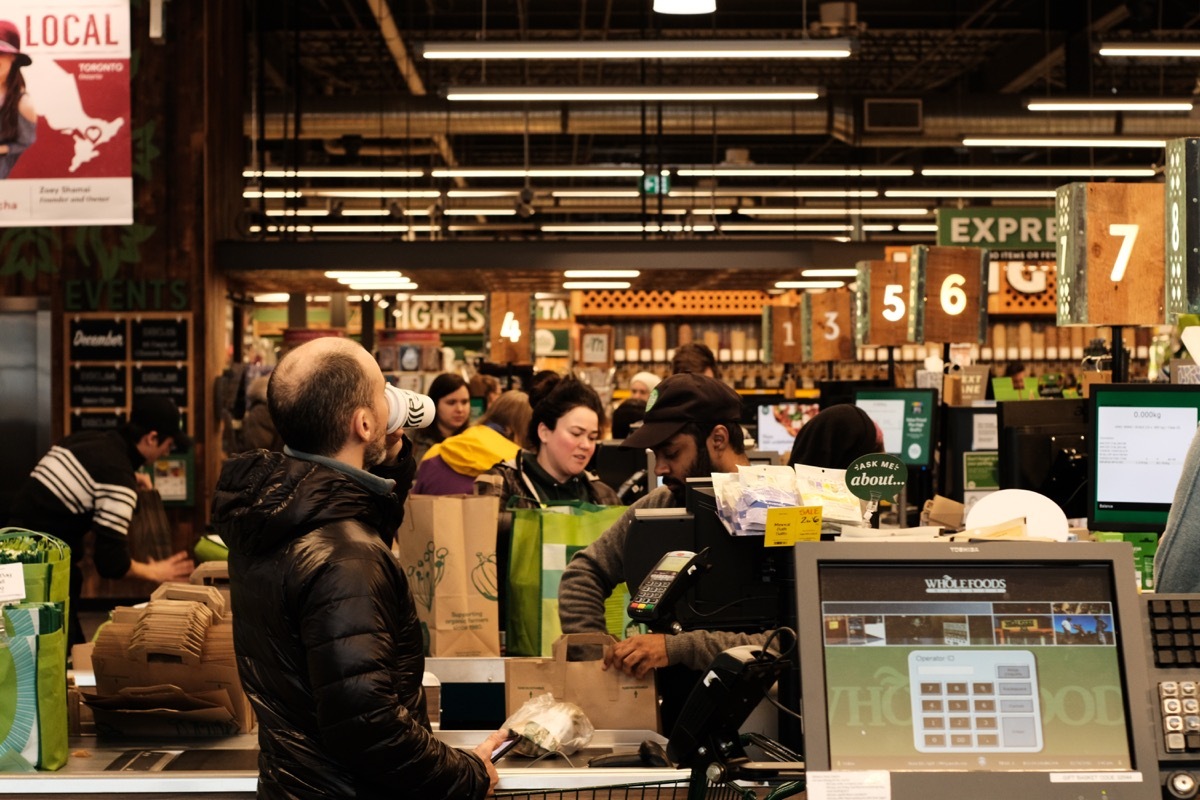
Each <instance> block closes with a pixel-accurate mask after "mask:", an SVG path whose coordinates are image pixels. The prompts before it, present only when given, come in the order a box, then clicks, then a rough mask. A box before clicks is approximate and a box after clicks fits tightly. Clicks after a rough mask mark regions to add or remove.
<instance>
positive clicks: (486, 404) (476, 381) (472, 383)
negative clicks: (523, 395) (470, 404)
mask: <svg viewBox="0 0 1200 800" xmlns="http://www.w3.org/2000/svg"><path fill="white" fill-rule="evenodd" d="M467 389H468V391H470V393H471V399H472V400H474V399H477V398H478V399H480V400H482V401H483V408H484V410H485V411H486V410H487V409H489V408H491V407H492V403H494V402H496V398H497V397H499V396H500V392H501V391H502V390H501V388H500V381H499V380H497V379H496V378H494V377H493V376H491V375H484V374H483V373H482V372H476V373H475V374H474V375H472V376H471V380H469V381H467Z"/></svg>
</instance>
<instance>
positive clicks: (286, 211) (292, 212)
mask: <svg viewBox="0 0 1200 800" xmlns="http://www.w3.org/2000/svg"><path fill="white" fill-rule="evenodd" d="M328 213H329V211H327V210H326V209H324V208H268V209H267V216H268V217H323V216H325V215H326V214H328Z"/></svg>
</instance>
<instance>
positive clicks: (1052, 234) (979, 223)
mask: <svg viewBox="0 0 1200 800" xmlns="http://www.w3.org/2000/svg"><path fill="white" fill-rule="evenodd" d="M937 229H938V231H937V234H938V237H937V238H938V244H940V245H959V246H974V247H982V248H984V249H987V250H1001V249H1003V250H1045V249H1051V250H1052V249H1054V245H1055V242H1056V241H1057V240H1058V223H1057V220H1056V219H1055V216H1054V209H1052V208H970V209H962V210H959V209H953V208H939V209H938V210H937Z"/></svg>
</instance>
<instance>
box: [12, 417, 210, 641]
mask: <svg viewBox="0 0 1200 800" xmlns="http://www.w3.org/2000/svg"><path fill="white" fill-rule="evenodd" d="M190 446H191V438H190V437H189V436H188V435H187V434H186V433H185V432H184V431H183V430H182V426H181V419H180V416H179V409H178V408H177V407H176V406H175V403H174V402H172V401H171V400H170V399H169V398H166V397H155V396H151V397H139V398H138V399H136V400H135V401H134V403H133V408H132V409H131V411H130V415H129V421H128V422H127V423H126V424H124V425H122V426H120V427H118V428H117V429H116V430H108V431H96V430H85V431H79V432H78V433H73V434H71V435H70V436H68V437H67V438H65V439H63V440H62V441H61V442H59V443H58V444H56V445H55V446H54V447H51V448H50V451H49V452H48V453H46V455H44V456H42V458H41V460H40V461H38V463H37V466H35V467H34V468H33V472H32V473H30V475H29V477H28V478H27V479H26V480H25V483H24V485H23V486H22V487H21V491H20V492H18V494H17V497H16V499H15V500H14V502H13V506H12V508H11V509H10V512H9V519H8V524H9V525H12V526H16V527H21V528H28V529H30V530H35V531H40V532H42V533H48V534H50V535H51V536H56V537H58V538H59V539H62V540H63V541H64V542H66V543H67V545H68V546H69V547H70V548H71V562H72V563H71V593H70V597H71V607H70V614H69V616H70V621H69V623H70V624H69V634H68V635H69V642H70V643H71V644H78V643H80V642H82V641H83V633H82V630H81V629H80V627H79V617H78V613H77V610H78V600H79V594H80V588H81V584H82V580H83V572H82V570H81V569H80V564H81V562H82V560H83V556H84V546H83V541H84V536H86V535H87V533H88V532H89V531H91V532H92V533H94V534H95V542H94V545H93V561H94V563H95V565H96V571H97V572H99V573H100V575H101V576H103V577H105V578H138V579H140V580H147V581H153V582H155V583H163V582H165V581H175V580H186V579H187V577H188V575H190V574H191V572H192V568H193V564H192V561H191V559H190V558H189V557H188V554H187V553H186V552H179V553H176V554H174V555H173V556H171V557H170V558H165V559H163V560H161V561H150V562H142V561H134V560H133V559H132V558H130V555H129V546H128V542H127V539H126V534H127V533H128V530H129V521H130V520H131V519H132V518H133V510H134V508H135V507H136V506H137V489H138V486H139V485H143V486H145V487H146V488H150V479H149V477H148V476H147V475H145V473H139V472H138V470H140V469H141V468H142V466H143V465H145V464H152V463H154V462H155V461H157V460H158V459H160V458H162V457H163V456H165V455H167V454H168V453H170V452H171V451H172V450H177V451H183V450H186V449H187V448H188V447H190Z"/></svg>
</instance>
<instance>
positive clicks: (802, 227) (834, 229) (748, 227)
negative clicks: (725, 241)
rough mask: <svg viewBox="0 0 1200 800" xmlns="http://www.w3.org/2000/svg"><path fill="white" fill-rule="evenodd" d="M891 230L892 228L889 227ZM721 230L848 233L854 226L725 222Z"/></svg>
mask: <svg viewBox="0 0 1200 800" xmlns="http://www.w3.org/2000/svg"><path fill="white" fill-rule="evenodd" d="M888 229H889V230H890V229H891V226H890V225H889V226H888ZM721 230H722V231H723V232H724V231H735V232H738V233H754V232H756V231H762V232H763V233H848V232H849V231H852V230H854V226H853V225H808V224H804V223H798V224H795V225H783V224H780V223H773V222H759V223H741V222H733V223H730V222H724V223H721Z"/></svg>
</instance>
